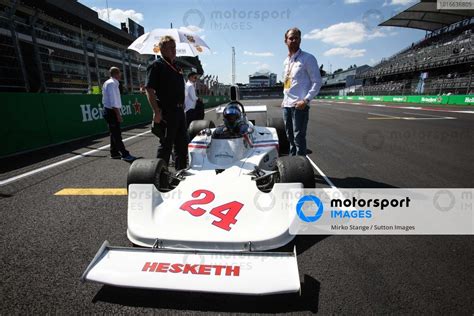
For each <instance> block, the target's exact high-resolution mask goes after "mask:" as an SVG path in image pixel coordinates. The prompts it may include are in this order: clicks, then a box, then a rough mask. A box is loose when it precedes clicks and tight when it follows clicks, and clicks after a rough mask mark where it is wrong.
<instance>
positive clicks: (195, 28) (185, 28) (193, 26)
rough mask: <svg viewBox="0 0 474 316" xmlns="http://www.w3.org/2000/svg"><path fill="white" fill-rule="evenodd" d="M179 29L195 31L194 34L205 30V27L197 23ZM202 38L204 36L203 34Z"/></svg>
mask: <svg viewBox="0 0 474 316" xmlns="http://www.w3.org/2000/svg"><path fill="white" fill-rule="evenodd" d="M178 31H181V32H189V33H194V34H199V33H202V32H203V31H204V29H202V28H200V27H199V26H196V25H188V26H181V27H180V28H179V29H178ZM201 38H202V36H201Z"/></svg>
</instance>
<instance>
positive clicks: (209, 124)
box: [188, 120, 216, 141]
mask: <svg viewBox="0 0 474 316" xmlns="http://www.w3.org/2000/svg"><path fill="white" fill-rule="evenodd" d="M214 127H216V125H215V124H214V122H213V121H208V120H195V121H192V122H191V124H189V128H188V135H189V141H192V140H193V138H194V137H195V136H196V135H197V134H198V133H199V132H200V131H202V130H203V129H206V128H214Z"/></svg>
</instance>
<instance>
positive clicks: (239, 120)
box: [214, 102, 250, 138]
mask: <svg viewBox="0 0 474 316" xmlns="http://www.w3.org/2000/svg"><path fill="white" fill-rule="evenodd" d="M222 114H223V116H224V125H221V126H219V127H217V128H216V129H215V131H214V137H215V138H238V137H242V136H243V135H244V134H247V133H248V132H249V127H250V125H249V122H248V121H247V120H246V118H245V116H244V115H242V111H241V110H240V106H239V104H238V103H233V102H231V103H229V104H228V105H226V107H225V109H224V111H223V113H222Z"/></svg>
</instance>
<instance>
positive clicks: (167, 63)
mask: <svg viewBox="0 0 474 316" xmlns="http://www.w3.org/2000/svg"><path fill="white" fill-rule="evenodd" d="M158 47H159V49H160V52H161V57H160V56H158V58H157V59H156V60H155V61H154V62H153V63H152V64H151V65H150V66H148V68H147V79H146V84H145V88H146V95H147V98H148V102H149V103H150V105H151V108H152V110H153V124H154V127H155V128H156V126H158V127H159V130H160V134H161V135H160V146H159V147H158V154H157V157H158V158H161V159H163V160H164V161H166V162H167V163H168V161H169V159H170V154H171V150H172V149H173V145H174V148H175V150H176V161H175V167H176V170H180V169H185V168H186V165H187V163H186V157H187V155H188V143H187V132H186V118H185V116H184V84H185V83H184V78H183V74H182V72H181V69H179V68H178V66H176V64H175V63H174V62H175V59H176V43H175V41H174V39H173V38H172V37H171V36H164V37H162V38H161V40H160V43H159V44H158Z"/></svg>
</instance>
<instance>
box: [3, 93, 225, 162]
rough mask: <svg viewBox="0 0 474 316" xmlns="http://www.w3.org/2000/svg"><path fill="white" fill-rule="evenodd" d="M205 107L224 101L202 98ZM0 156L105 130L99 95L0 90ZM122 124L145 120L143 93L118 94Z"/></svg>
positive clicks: (147, 111)
mask: <svg viewBox="0 0 474 316" xmlns="http://www.w3.org/2000/svg"><path fill="white" fill-rule="evenodd" d="M202 98H203V101H204V103H205V107H206V108H208V107H213V106H216V105H218V104H221V103H224V102H226V101H228V100H227V99H225V97H215V96H204V97H202ZM0 100H1V101H0V108H1V113H2V115H1V118H0V121H1V124H0V133H1V135H2V141H1V146H0V158H2V157H6V156H11V155H14V154H17V153H22V152H27V151H31V150H34V149H39V148H44V147H48V146H52V145H57V144H61V143H66V142H70V141H72V140H77V139H81V138H85V137H89V136H93V135H99V134H104V133H106V132H107V130H108V128H107V124H106V122H105V120H104V119H103V118H102V111H101V109H102V95H80V94H47V93H38V94H35V93H0ZM122 104H123V107H122V115H123V119H124V122H123V124H122V126H123V127H129V126H133V125H138V124H143V123H148V122H150V121H151V118H152V111H151V108H150V106H149V104H148V101H147V99H146V96H144V95H141V94H137V95H124V96H122Z"/></svg>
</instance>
